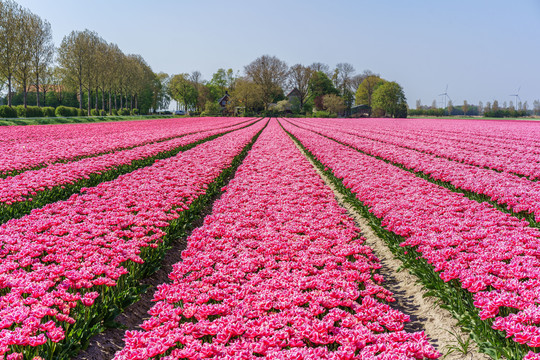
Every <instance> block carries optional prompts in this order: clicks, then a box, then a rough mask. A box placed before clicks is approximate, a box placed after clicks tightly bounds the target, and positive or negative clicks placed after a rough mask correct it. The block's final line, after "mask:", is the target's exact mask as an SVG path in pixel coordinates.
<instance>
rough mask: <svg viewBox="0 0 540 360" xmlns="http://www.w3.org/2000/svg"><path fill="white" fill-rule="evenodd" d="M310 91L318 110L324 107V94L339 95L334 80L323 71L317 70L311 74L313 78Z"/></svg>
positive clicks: (310, 82) (310, 81)
mask: <svg viewBox="0 0 540 360" xmlns="http://www.w3.org/2000/svg"><path fill="white" fill-rule="evenodd" d="M309 93H310V97H311V98H312V99H313V102H314V105H315V108H316V109H318V110H321V109H323V108H324V104H323V96H324V95H329V94H334V95H339V91H338V90H337V89H336V88H335V87H334V84H332V81H331V80H330V79H329V78H328V76H326V74H325V73H324V72H322V71H317V72H315V73H313V75H312V76H311V79H310V80H309Z"/></svg>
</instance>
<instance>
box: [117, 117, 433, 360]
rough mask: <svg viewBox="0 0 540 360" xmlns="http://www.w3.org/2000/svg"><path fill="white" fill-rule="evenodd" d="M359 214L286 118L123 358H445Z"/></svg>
mask: <svg viewBox="0 0 540 360" xmlns="http://www.w3.org/2000/svg"><path fill="white" fill-rule="evenodd" d="M379 267H380V265H379V262H378V260H377V259H376V257H375V256H374V255H373V254H372V251H371V249H370V248H369V247H368V246H366V245H365V244H364V239H363V238H362V237H360V234H359V232H358V229H357V228H356V227H355V225H354V222H353V220H352V219H351V218H350V217H349V216H347V215H346V212H345V210H344V209H343V208H341V207H339V206H338V204H337V202H336V200H335V199H334V194H333V192H332V191H331V190H330V189H329V188H328V187H327V186H326V185H325V184H324V182H323V181H322V180H321V178H320V177H319V176H318V175H317V173H316V172H315V170H314V169H313V167H312V166H311V164H310V163H309V162H308V161H307V159H306V158H305V157H304V156H302V155H301V153H300V152H299V151H298V149H297V148H296V147H295V146H294V144H293V143H292V141H291V140H290V139H289V138H288V137H287V135H286V134H285V133H284V132H283V131H282V130H281V129H280V128H279V127H278V126H277V123H276V122H275V121H273V122H271V123H270V125H269V126H268V128H267V129H266V130H265V131H264V132H263V133H262V134H261V136H260V138H259V140H258V141H257V142H256V143H255V145H254V146H253V149H252V150H251V151H250V153H249V155H248V156H247V157H246V159H245V161H244V162H243V164H242V165H241V166H240V167H239V169H238V171H237V173H236V176H235V178H234V179H233V180H231V182H230V183H229V185H228V186H227V188H226V192H225V194H224V195H223V196H222V197H221V199H220V200H218V201H217V202H216V203H215V204H214V208H213V213H212V215H209V216H208V217H207V218H206V219H205V222H204V225H203V226H202V227H201V228H198V229H196V230H195V231H194V232H193V233H192V235H191V236H190V237H189V238H188V247H187V249H186V250H185V251H184V252H183V253H182V262H179V263H178V264H176V265H174V266H173V272H172V273H171V274H170V278H171V280H172V283H171V284H164V285H161V286H160V287H159V289H158V291H157V292H156V294H155V297H154V300H155V301H156V302H157V303H156V305H155V306H154V307H153V309H151V310H150V312H149V313H150V315H151V318H150V319H149V320H147V321H145V322H144V323H143V325H142V328H143V329H144V331H130V332H127V333H126V338H125V340H126V346H125V348H124V349H123V350H122V351H120V352H118V353H117V354H116V357H115V359H117V360H123V359H130V360H135V359H149V358H152V359H179V358H186V359H202V358H226V359H233V358H235V359H238V358H242V359H257V358H259V357H264V358H267V359H375V358H377V359H425V358H429V359H435V358H438V357H439V356H440V355H439V353H438V352H437V351H435V350H434V349H433V347H431V345H429V343H428V342H427V339H426V337H425V335H424V334H423V333H421V332H419V333H406V332H404V331H403V323H404V322H406V321H408V320H409V319H408V316H407V315H404V314H403V313H401V312H399V311H397V310H394V309H392V308H391V307H389V306H388V305H387V304H386V302H387V301H393V298H392V294H391V293H390V292H389V291H387V290H385V289H384V288H383V287H382V286H381V285H380V283H381V281H382V277H381V276H380V275H378V274H376V270H377V269H378V268H379Z"/></svg>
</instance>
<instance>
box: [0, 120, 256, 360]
mask: <svg viewBox="0 0 540 360" xmlns="http://www.w3.org/2000/svg"><path fill="white" fill-rule="evenodd" d="M263 126H264V124H263V123H262V122H259V123H257V124H255V125H253V126H250V127H247V128H245V129H242V130H238V131H236V132H234V133H230V134H227V135H224V136H222V137H220V138H217V139H215V140H213V141H209V142H206V143H203V144H201V145H199V146H197V147H195V148H193V149H191V150H188V151H186V152H183V153H180V154H179V155H177V156H175V157H171V158H168V159H164V160H159V161H156V163H155V164H154V165H153V166H149V167H145V168H141V169H138V170H136V171H134V172H132V173H129V174H126V175H122V176H120V177H118V178H117V179H115V180H114V181H110V182H105V183H101V184H99V185H98V186H96V187H94V188H88V189H84V190H83V191H82V193H81V194H76V195H73V196H72V197H71V198H69V199H68V200H67V201H61V202H57V203H53V204H50V205H47V206H45V207H44V208H42V209H36V210H33V211H32V213H31V214H29V215H27V216H25V217H23V218H20V219H15V220H10V221H8V222H7V223H5V224H3V225H2V226H0V243H1V244H2V248H1V249H0V295H1V296H0V329H1V330H0V355H3V354H10V355H9V356H12V357H17V356H19V354H24V357H25V358H30V359H31V358H32V356H34V355H40V356H42V357H44V358H55V359H60V358H66V357H67V356H69V352H70V351H72V350H73V349H74V348H77V347H79V346H80V345H81V343H82V342H84V341H85V340H86V339H87V338H88V336H89V335H91V334H93V333H95V332H96V331H97V330H98V329H99V328H100V326H101V323H100V321H101V320H102V319H103V318H104V317H105V316H107V315H110V314H111V312H114V311H116V309H117V308H119V307H121V306H122V302H123V301H125V300H126V298H128V297H129V296H130V295H132V294H133V292H134V291H135V289H134V287H133V286H134V285H136V281H134V279H137V278H139V277H140V276H142V275H144V273H143V272H144V271H147V270H148V269H146V270H145V268H144V267H143V266H142V265H141V264H142V263H143V262H144V261H147V262H148V263H150V264H154V265H155V263H156V262H158V261H159V255H162V254H161V252H162V251H163V249H164V247H163V246H161V244H162V243H163V242H164V239H167V238H168V237H169V236H177V235H178V234H179V233H182V230H183V229H184V228H186V227H187V226H189V222H190V221H191V220H192V219H190V218H189V217H188V215H187V213H189V212H190V211H191V209H192V208H193V207H194V206H195V204H196V203H197V201H198V199H200V198H201V197H203V196H204V195H205V193H206V192H207V189H209V188H215V187H216V186H219V187H221V186H223V184H222V182H220V181H219V179H221V177H222V176H223V174H225V173H228V171H229V170H228V169H231V166H232V165H235V166H237V164H238V162H239V161H240V160H239V159H240V158H239V156H240V155H241V154H242V153H241V151H242V149H246V146H247V145H248V144H249V143H250V140H252V139H253V138H254V136H255V135H256V134H257V133H258V132H259V131H260V130H261V129H262V127H263ZM244 152H245V151H244ZM220 174H221V175H220ZM219 187H218V189H219Z"/></svg>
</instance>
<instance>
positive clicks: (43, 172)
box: [0, 123, 246, 205]
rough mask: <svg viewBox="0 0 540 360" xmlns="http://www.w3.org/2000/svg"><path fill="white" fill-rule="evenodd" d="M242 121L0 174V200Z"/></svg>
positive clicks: (24, 196)
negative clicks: (79, 158) (213, 128)
mask: <svg viewBox="0 0 540 360" xmlns="http://www.w3.org/2000/svg"><path fill="white" fill-rule="evenodd" d="M245 125H246V124H245V123H241V124H239V125H234V126H231V127H227V128H219V129H216V130H206V131H201V132H196V133H193V134H191V135H186V136H183V137H179V138H174V139H172V140H167V141H162V142H156V143H151V144H148V145H142V146H138V147H135V148H132V149H128V150H120V151H115V152H112V153H106V154H104V155H100V156H95V157H90V158H84V159H81V160H79V161H74V162H68V163H55V164H51V165H49V166H47V167H44V168H41V169H38V170H29V171H25V172H23V173H21V174H18V175H16V176H12V177H11V176H10V177H7V178H1V179H0V203H5V204H7V205H11V204H13V203H15V202H23V201H32V198H33V197H34V196H35V195H37V193H39V192H43V191H47V190H50V189H52V188H54V187H56V186H63V185H67V184H74V183H76V182H77V181H80V180H82V179H87V178H88V177H89V176H90V175H92V174H101V173H102V172H105V171H109V170H113V169H116V168H118V167H119V166H122V165H129V164H131V163H132V162H133V161H136V160H141V159H144V158H149V157H153V156H156V155H158V154H160V153H164V152H167V151H172V150H174V149H176V148H178V147H181V146H185V145H188V144H191V143H194V142H197V141H199V140H202V139H204V138H207V137H210V136H213V135H217V134H220V133H223V132H226V131H230V130H234V129H237V128H239V127H243V126H245Z"/></svg>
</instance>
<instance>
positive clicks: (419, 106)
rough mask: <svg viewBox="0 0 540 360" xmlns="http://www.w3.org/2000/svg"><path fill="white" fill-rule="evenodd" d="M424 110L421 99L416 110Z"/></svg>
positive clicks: (417, 102)
mask: <svg viewBox="0 0 540 360" xmlns="http://www.w3.org/2000/svg"><path fill="white" fill-rule="evenodd" d="M421 108H422V101H421V100H420V99H418V100H416V110H420V109H421Z"/></svg>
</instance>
